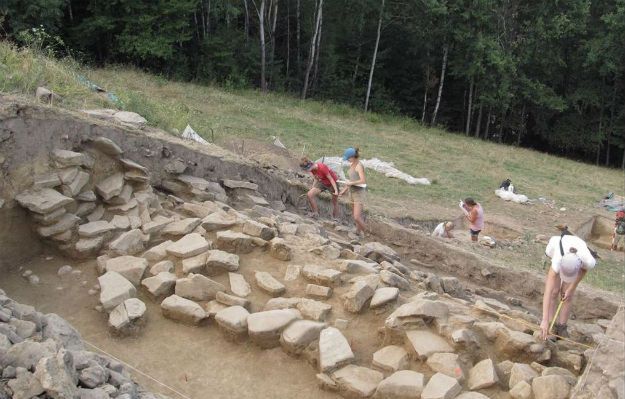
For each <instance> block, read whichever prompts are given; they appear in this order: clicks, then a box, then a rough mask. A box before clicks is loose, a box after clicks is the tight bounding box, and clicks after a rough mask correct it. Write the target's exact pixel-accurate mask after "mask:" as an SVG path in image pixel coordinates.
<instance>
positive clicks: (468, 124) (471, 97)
mask: <svg viewBox="0 0 625 399" xmlns="http://www.w3.org/2000/svg"><path fill="white" fill-rule="evenodd" d="M472 105H473V78H471V83H470V85H469V106H468V108H467V124H466V125H465V128H464V134H465V135H467V136H468V135H469V129H470V128H471V106H472Z"/></svg>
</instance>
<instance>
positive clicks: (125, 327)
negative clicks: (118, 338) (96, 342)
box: [109, 298, 147, 334]
mask: <svg viewBox="0 0 625 399" xmlns="http://www.w3.org/2000/svg"><path fill="white" fill-rule="evenodd" d="M146 310H147V309H146V307H145V304H144V303H143V302H142V301H141V300H139V299H137V298H130V299H126V300H125V301H124V302H122V303H120V304H119V305H117V306H116V307H115V309H113V311H112V312H111V313H110V314H109V327H111V329H112V330H113V331H114V332H116V333H118V334H129V333H131V332H134V331H136V330H137V329H138V328H139V327H141V326H142V324H143V323H144V321H145V319H144V315H145V312H146Z"/></svg>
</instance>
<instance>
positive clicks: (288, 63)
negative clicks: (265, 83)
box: [285, 0, 291, 88]
mask: <svg viewBox="0 0 625 399" xmlns="http://www.w3.org/2000/svg"><path fill="white" fill-rule="evenodd" d="M290 20H291V0H286V73H285V76H286V84H287V88H288V87H289V72H290V71H289V69H290V66H291V21H290Z"/></svg>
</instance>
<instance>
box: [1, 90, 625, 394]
mask: <svg viewBox="0 0 625 399" xmlns="http://www.w3.org/2000/svg"><path fill="white" fill-rule="evenodd" d="M0 171H1V173H2V177H1V179H0V374H1V376H0V399H4V398H17V399H29V398H54V399H73V398H80V399H105V398H118V399H149V398H172V399H174V398H177V399H188V398H193V399H202V398H211V399H225V398H259V399H262V398H297V399H312V398H338V397H345V398H369V397H371V398H388V399H408V398H423V399H453V398H458V399H480V398H499V399H506V398H515V399H521V398H522V399H529V398H535V399H565V398H570V397H574V398H607V399H609V398H615V399H617V398H618V399H621V398H623V397H624V395H625V393H624V392H623V391H624V388H623V387H624V384H625V379H624V378H625V377H624V371H623V370H624V362H625V358H624V352H625V348H624V347H623V342H624V338H625V337H624V335H625V332H624V322H625V321H624V312H623V308H622V305H620V304H619V299H618V298H615V297H614V296H611V295H600V294H599V293H598V291H597V290H590V289H587V288H585V287H581V288H580V290H579V292H578V294H577V296H576V299H575V301H576V306H575V314H574V316H575V317H574V318H575V319H574V320H572V321H571V322H570V324H569V332H570V337H569V339H560V340H556V341H543V340H541V339H540V338H539V335H538V333H537V332H536V331H537V330H538V325H539V324H540V317H541V308H540V306H541V300H542V292H543V288H544V276H543V275H539V274H535V273H532V272H530V271H520V270H519V271H516V270H510V269H505V268H502V267H500V266H497V265H495V264H491V263H489V262H488V260H486V259H484V258H482V257H478V256H476V255H474V254H472V253H470V252H468V251H466V250H463V249H462V248H455V247H453V246H451V245H448V244H446V243H444V242H442V241H440V240H435V239H433V238H431V237H430V236H429V235H426V234H423V233H422V232H419V231H417V230H414V229H411V228H409V227H406V226H405V225H404V224H400V223H398V222H397V221H395V220H392V219H389V218H386V217H385V216H384V215H378V214H370V215H368V220H367V223H368V224H369V226H370V229H371V234H368V235H367V236H366V238H364V239H362V238H359V237H358V236H356V235H354V234H353V226H352V223H351V220H350V219H349V212H348V211H346V212H344V214H345V215H347V216H345V218H344V219H338V220H329V219H324V218H320V219H312V218H308V217H306V209H304V208H302V201H301V198H302V195H305V193H306V191H307V189H308V186H309V183H307V181H306V179H305V178H303V177H302V176H298V175H297V174H296V173H293V172H289V171H286V170H280V169H278V168H269V167H263V166H262V165H261V164H259V163H257V162H255V161H252V160H250V159H245V158H243V157H241V156H239V155H237V154H234V153H232V152H230V151H228V150H225V149H223V148H220V147H218V146H216V145H213V144H199V143H196V142H194V141H187V140H183V139H181V138H180V137H174V136H173V135H171V134H168V133H166V132H163V131H160V130H157V129H154V128H151V127H149V126H145V125H144V124H143V123H142V122H141V121H140V120H137V118H133V115H113V114H110V113H107V112H104V111H97V110H96V111H89V112H73V111H67V110H61V109H57V108H54V107H51V106H44V105H34V104H31V103H27V102H24V101H21V100H19V99H15V98H11V97H6V96H5V97H0ZM320 205H321V206H322V208H323V210H324V213H325V214H328V213H329V209H330V203H329V201H328V199H324V200H322V203H321V204H320ZM589 231H590V230H589ZM621 300H622V299H621ZM588 303H592V305H593V306H584V304H588Z"/></svg>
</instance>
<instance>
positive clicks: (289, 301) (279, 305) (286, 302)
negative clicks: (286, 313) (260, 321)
mask: <svg viewBox="0 0 625 399" xmlns="http://www.w3.org/2000/svg"><path fill="white" fill-rule="evenodd" d="M301 301H302V298H282V297H280V298H271V299H270V300H268V301H267V303H266V304H265V306H264V307H263V310H276V309H295V308H297V305H298V304H299V303H300V302H301Z"/></svg>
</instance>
